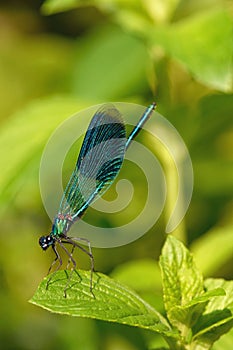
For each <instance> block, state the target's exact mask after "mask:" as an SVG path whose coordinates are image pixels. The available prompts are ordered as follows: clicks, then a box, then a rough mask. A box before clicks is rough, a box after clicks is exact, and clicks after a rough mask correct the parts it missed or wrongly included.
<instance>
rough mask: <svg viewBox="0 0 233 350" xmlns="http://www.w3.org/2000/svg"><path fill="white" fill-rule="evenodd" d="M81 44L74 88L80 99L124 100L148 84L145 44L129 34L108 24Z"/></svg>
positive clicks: (75, 68)
mask: <svg viewBox="0 0 233 350" xmlns="http://www.w3.org/2000/svg"><path fill="white" fill-rule="evenodd" d="M78 45H79V46H78V50H77V58H76V62H77V64H76V66H75V67H74V73H73V91H74V93H75V94H76V95H77V96H78V97H79V98H84V99H90V98H91V99H98V100H101V101H102V100H116V99H120V98H124V99H125V98H126V97H127V96H132V95H133V94H139V93H140V92H141V91H142V90H143V89H144V88H145V86H146V85H147V82H146V79H145V76H146V68H147V64H148V60H149V56H148V53H147V50H146V47H145V46H144V45H143V44H142V42H141V41H140V40H138V39H136V38H134V37H133V36H130V35H129V34H128V33H125V32H123V31H122V30H120V29H119V28H117V27H113V26H105V27H103V28H101V29H99V30H98V29H96V30H95V32H94V33H91V34H89V36H88V37H86V39H85V41H84V42H83V43H82V44H80V43H79V44H78Z"/></svg>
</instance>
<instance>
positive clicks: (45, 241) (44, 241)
mask: <svg viewBox="0 0 233 350" xmlns="http://www.w3.org/2000/svg"><path fill="white" fill-rule="evenodd" d="M53 244H54V238H53V237H51V236H50V235H48V236H41V237H40V239H39V245H40V246H41V248H42V249H43V250H46V249H47V248H48V247H50V246H51V245H53Z"/></svg>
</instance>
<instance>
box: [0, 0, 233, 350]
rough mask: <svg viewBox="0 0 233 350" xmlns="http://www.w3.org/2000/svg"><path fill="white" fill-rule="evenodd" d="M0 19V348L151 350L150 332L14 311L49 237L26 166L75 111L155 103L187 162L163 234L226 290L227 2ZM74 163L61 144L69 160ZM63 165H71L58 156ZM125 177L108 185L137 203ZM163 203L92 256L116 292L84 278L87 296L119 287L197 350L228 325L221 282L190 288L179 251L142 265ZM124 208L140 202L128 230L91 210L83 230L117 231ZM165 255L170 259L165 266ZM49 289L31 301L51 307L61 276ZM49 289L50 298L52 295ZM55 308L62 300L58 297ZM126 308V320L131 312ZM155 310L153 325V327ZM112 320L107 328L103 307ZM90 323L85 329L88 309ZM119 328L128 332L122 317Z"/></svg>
mask: <svg viewBox="0 0 233 350" xmlns="http://www.w3.org/2000/svg"><path fill="white" fill-rule="evenodd" d="M22 3H23V5H22ZM0 10H1V46H0V95H1V104H0V159H1V173H0V214H1V235H0V243H1V244H0V247H1V248H0V263H1V265H0V266H1V269H0V286H1V288H0V295H1V298H0V308H1V310H2V313H1V323H0V344H1V347H2V348H4V349H9V350H11V349H14V350H15V349H24V350H38V349H40V350H44V349H45V350H47V349H48V348H49V349H50V350H53V349H58V348H59V350H63V349H64V350H74V349H75V350H76V349H88V350H89V349H91V350H97V349H103V350H109V349H113V348H117V349H121V350H146V349H148V348H149V349H158V348H159V349H162V348H163V349H164V348H166V346H165V341H164V340H163V339H162V338H161V336H159V335H158V334H159V333H157V332H148V331H145V329H140V326H137V327H125V326H121V325H120V324H117V323H116V322H115V323H109V322H101V321H98V322H95V321H94V320H92V319H90V318H89V319H87V318H86V319H84V318H82V319H81V318H80V319H79V318H78V317H61V316H60V315H58V314H52V313H48V312H45V311H42V310H39V309H36V308H33V307H32V306H30V305H28V307H25V305H26V304H25V299H28V298H29V296H30V295H32V293H33V291H34V289H35V288H36V286H37V284H38V281H39V280H41V278H42V276H44V274H45V273H46V271H47V267H48V265H49V263H50V259H51V258H52V256H51V255H50V253H49V252H48V254H43V253H42V252H41V251H40V249H39V247H38V246H37V241H38V237H39V236H40V235H41V234H42V233H43V234H47V233H48V232H49V230H50V226H51V223H50V220H49V218H48V217H47V214H46V213H45V211H44V209H43V205H42V201H41V197H40V188H39V179H38V173H39V167H40V158H41V155H42V152H43V148H44V146H45V144H46V142H47V141H48V139H49V137H50V135H51V133H52V132H53V131H54V129H55V128H56V127H57V126H58V125H60V123H62V122H63V121H64V120H65V119H66V118H67V117H69V116H71V115H72V114H74V113H76V112H79V111H80V110H81V109H83V108H86V107H89V106H91V105H94V104H96V103H99V102H101V103H102V102H108V101H122V102H123V101H127V102H133V103H140V104H143V105H148V104H149V103H151V101H153V100H155V101H156V102H157V104H158V112H159V113H162V114H163V115H164V116H165V117H166V118H167V119H168V120H169V121H171V123H172V124H173V125H174V126H175V127H176V129H177V130H178V131H179V133H180V135H181V136H182V138H183V139H184V140H185V142H186V144H187V147H188V150H189V152H190V155H191V158H192V162H193V169H194V179H195V186H194V194H193V198H192V201H191V205H190V208H189V211H188V213H187V216H186V218H185V220H183V222H182V223H181V225H180V227H179V228H178V230H177V232H178V233H177V232H176V233H175V235H176V234H177V236H178V235H179V237H183V239H182V241H184V242H187V244H188V245H189V247H190V250H191V251H192V253H193V254H194V256H195V261H196V263H197V266H198V269H200V270H201V271H202V273H203V274H204V276H205V277H209V276H212V277H216V276H217V277H219V276H223V277H224V278H225V279H228V280H232V279H233V270H232V251H233V249H232V242H233V239H232V232H233V228H232V227H233V226H232V225H233V221H232V217H233V203H232V195H233V162H232V160H233V158H232V149H233V124H232V115H233V104H232V101H233V95H232V91H233V90H232V27H233V24H232V23H233V21H232V13H233V12H232V4H231V2H230V1H228V0H189V1H180V0H164V1H161V0H75V1H74V0H47V1H44V3H43V5H42V8H41V11H40V10H39V9H38V8H37V7H36V3H35V2H33V1H31V2H30V1H27V2H25V1H19V2H17V4H16V2H14V4H11V2H6V3H4V4H1V5H0ZM44 15H47V16H46V17H45V16H44ZM49 15H51V16H49ZM153 96H154V97H153ZM80 122H81V121H80ZM150 122H151V129H152V130H153V128H154V130H156V128H157V125H156V123H154V124H153V121H152V120H151V121H150ZM140 141H142V142H144V143H145V144H146V145H147V147H148V148H150V150H153V152H154V153H155V155H156V157H158V159H159V161H160V162H161V165H162V166H163V170H164V175H165V177H166V179H171V182H172V184H173V183H175V181H174V177H175V176H176V174H175V170H174V169H173V170H172V169H171V167H169V166H166V164H164V162H163V161H164V159H163V155H161V152H160V149H161V148H159V147H157V146H156V145H154V143H153V141H152V139H151V138H150V137H148V135H146V133H144V134H141V138H140ZM77 152H78V149H77V146H76V144H75V145H74V154H76V153H77ZM177 152H178V153H179V150H177ZM69 154H71V157H73V158H72V162H73V161H75V159H76V158H75V156H73V153H72V150H71V152H70V153H69ZM179 156H182V154H179ZM68 158H69V156H68V157H67V159H66V160H65V164H64V169H65V171H66V170H67V176H66V174H65V171H63V172H64V179H63V180H64V185H65V183H66V179H67V178H68V176H69V174H70V171H72V168H69V169H67V168H68V167H67V165H68V164H69V165H70V163H69V161H70V158H69V159H68ZM74 158H75V159H74ZM55 161H56V160H55ZM72 164H73V163H72ZM50 166H52V164H51V165H50ZM174 168H175V167H174ZM132 169H133V170H132ZM134 169H135V167H133V168H132V167H131V165H130V164H128V162H126V163H125V166H124V168H123V169H122V170H123V173H122V174H123V175H121V176H122V177H125V178H127V179H130V181H131V178H133V180H135V181H136V184H137V186H136V187H137V189H139V187H140V189H139V193H140V194H142V195H143V196H145V198H146V194H147V188H146V185H145V183H146V181H144V180H145V179H143V181H141V175H140V174H141V173H140V174H139V175H138V174H137V173H136V172H134ZM173 190H174V192H175V191H176V188H175V186H173V187H172V190H171V188H170V189H169V193H168V198H167V203H166V207H165V210H164V215H162V216H161V218H160V220H159V222H158V223H157V224H156V225H155V227H153V228H151V230H150V231H149V232H148V233H147V235H145V236H144V237H142V238H141V239H140V240H138V241H136V242H134V243H132V245H130V246H123V247H119V248H114V249H107V250H106V249H105V250H101V249H94V255H95V260H96V263H97V264H96V265H97V266H98V270H99V271H102V272H103V271H104V272H106V273H107V272H108V273H110V275H111V276H112V277H113V278H114V279H116V280H119V281H120V284H119V283H115V282H114V281H112V280H109V279H108V278H107V277H105V276H103V275H101V274H98V276H99V283H100V285H99V286H101V288H106V285H108V284H109V285H112V286H114V288H115V286H116V288H119V290H121V289H122V288H126V287H122V286H121V284H123V285H127V286H129V287H130V288H132V289H133V290H135V291H136V293H137V294H136V296H135V292H132V290H130V289H128V288H126V289H124V290H126V291H127V295H128V296H129V295H130V296H131V297H132V298H136V305H138V304H140V305H141V307H142V309H143V310H144V311H145V313H146V314H147V316H148V315H150V317H152V316H151V315H153V317H155V319H156V317H158V318H159V320H160V321H159V322H158V323H157V326H158V325H159V324H160V322H161V323H162V324H163V325H164V323H165V324H166V325H169V327H170V328H171V329H170V331H171V334H170V335H172V334H173V335H174V336H177V337H178V338H179V339H182V342H186V345H187V346H186V347H191V344H192V345H193V347H194V348H195V349H203V348H207V347H208V346H209V347H210V346H211V343H212V342H213V341H215V340H216V339H217V338H218V337H219V336H220V335H221V334H223V333H224V332H227V331H228V329H229V328H230V326H231V316H229V315H230V313H231V312H232V306H231V304H230V303H232V300H231V299H230V295H231V294H232V291H231V288H232V282H226V281H224V280H219V279H207V280H204V282H202V281H203V278H202V275H201V274H200V271H199V270H198V269H197V268H196V267H195V266H194V265H193V261H192V258H191V257H190V258H188V256H189V254H188V253H187V252H186V250H183V248H180V245H177V244H175V243H174V242H173V243H172V242H171V241H170V242H169V244H168V242H167V245H165V247H164V250H163V254H162V256H161V260H160V265H161V268H162V274H160V270H159V264H157V263H156V262H155V258H156V257H158V255H159V253H160V250H161V244H162V243H161V242H162V241H163V239H164V227H165V226H166V222H165V220H166V218H165V216H168V214H169V213H168V214H167V212H168V211H169V210H168V209H169V208H173V207H174V203H173V202H172V201H173V196H172V193H173V192H172V191H173ZM116 192H117V191H116V190H115V188H114V186H113V189H112V190H111V193H110V196H109V197H108V198H115V197H116ZM136 192H137V191H136ZM155 196H156V193H155ZM143 198H144V197H143ZM169 198H170V199H169ZM171 198H172V200H171ZM135 208H136V209H135ZM138 208H141V198H140V196H137V195H134V197H133V200H132V203H130V206H129V208H128V209H129V213H130V214H129V217H128V214H127V213H128V211H127V213H123V219H122V217H121V213H117V214H116V215H115V214H114V215H113V214H111V215H107V214H106V215H105V214H104V213H100V212H98V213H96V210H94V209H91V210H90V211H89V213H90V215H89V213H88V215H87V216H86V217H85V218H84V219H85V220H87V221H88V220H89V219H90V217H91V219H90V221H91V220H93V222H94V223H95V224H96V225H99V226H105V227H108V226H111V227H113V226H116V225H118V226H120V225H122V223H124V222H125V221H126V219H129V218H131V217H132V218H133V217H135V215H134V213H135V212H138V211H139V209H138ZM55 209H56V208H54V210H55ZM147 215H150V214H149V213H147ZM124 220H125V221H124ZM144 220H147V219H146V218H144ZM81 233H82V232H80V235H81ZM125 234H126V235H127V232H125ZM165 251H167V253H168V252H169V254H168V255H169V256H168V255H167V254H166V255H165V253H164V252H165ZM170 251H171V252H170ZM170 254H171V256H173V255H174V256H175V257H174V259H173V260H171V257H170ZM178 256H179V259H178ZM29 261H30V264H29ZM77 261H78V262H79V266H81V267H83V268H86V266H89V265H88V264H87V262H86V260H85V257H82V256H81V254H80V255H79V256H78V260H77ZM172 269H174V273H171V271H172ZM181 271H182V273H181ZM58 276H61V280H60V282H59V281H57V277H58ZM80 276H82V281H86V285H85V286H83V285H82V281H81V282H80V280H79V278H78V277H77V276H76V275H74V276H73V277H72V281H73V282H74V283H75V285H74V288H77V289H80V290H79V291H77V295H76V297H77V298H79V297H80V300H83V299H82V298H81V296H83V293H82V291H83V290H82V288H84V290H85V291H86V293H87V294H86V296H85V298H87V299H86V300H87V304H86V305H85V307H86V308H87V309H88V305H89V303H91V304H90V305H92V306H94V304H95V302H97V301H95V300H93V298H92V299H91V295H90V294H89V290H88V274H87V275H86V273H85V272H82V271H81V272H80ZM139 276H140V278H139ZM95 277H97V275H95ZM184 277H185V278H186V279H187V281H188V283H187V284H186V283H185V282H184V279H183V278H184ZM169 279H171V283H169ZM53 280H54V283H53V284H51V285H50V288H49V290H48V291H46V294H45V295H46V296H48V295H49V293H50V292H51V290H52V291H56V292H57V293H58V294H57V298H58V300H60V302H63V297H61V294H62V293H61V292H62V291H61V290H62V286H63V285H64V283H65V281H66V277H65V275H64V274H63V273H62V272H61V273H59V274H58V275H55V276H53ZM56 281H57V282H56ZM59 283H60V284H59ZM56 284H57V285H58V286H61V290H60V291H58V290H57V288H56ZM162 284H163V288H164V303H163V298H162ZM103 285H104V286H103ZM174 286H176V290H174ZM189 286H190V288H189ZM96 288H97V289H98V281H97V284H96ZM219 288H222V289H224V291H225V293H226V295H225V296H222V295H218V296H217V295H215V294H217V293H220V289H219ZM41 291H42V290H41ZM165 291H166V293H165ZM54 293H55V292H54ZM59 293H61V294H59ZM75 293H76V289H75ZM98 293H99V292H97V295H98V298H99V299H98V300H99V301H101V295H100V293H99V294H98ZM128 293H129V294H128ZM127 295H125V298H126V300H127ZM138 295H139V296H140V297H138ZM69 296H70V297H71V296H72V297H74V298H75V296H74V294H73V289H72V288H70V289H69V290H68V297H69ZM89 296H90V298H89ZM59 298H60V299H59ZM139 300H140V301H139ZM230 300H231V301H230ZM66 302H67V301H66ZM173 302H174V304H175V305H172V303H173ZM126 304H127V306H126V309H127V310H128V311H129V313H130V312H131V311H132V309H130V310H129V309H128V303H127V302H126ZM75 305H76V304H75ZM124 305H125V304H124ZM145 305H146V306H145ZM149 305H151V308H150V307H149ZM105 306H106V305H105ZM115 306H116V305H115ZM172 306H173V307H172ZM139 309H140V307H139ZM142 309H140V310H141V311H142ZM134 310H135V309H134ZM152 310H153V312H152ZM155 310H158V312H159V313H160V314H161V315H165V314H166V320H165V319H164V317H163V318H162V319H161V318H160V316H159V314H158V312H155ZM86 311H88V310H86ZM115 311H116V313H115V316H114V317H117V308H116V309H115ZM144 311H143V312H144ZM80 312H81V311H80ZM91 312H94V311H93V309H92V310H91ZM95 312H96V314H95V316H96V317H97V316H98V309H97V310H96V311H95ZM88 315H89V316H91V315H90V313H89V314H88ZM86 316H87V315H86ZM102 316H103V312H102ZM102 316H101V317H102ZM108 316H109V315H108ZM109 319H110V316H109ZM130 319H131V320H132V325H135V322H136V320H135V318H131V317H130ZM122 321H123V320H122V318H121V319H120V322H122ZM144 321H145V319H144ZM144 321H143V322H144ZM127 322H129V317H128V319H127ZM140 322H142V317H141V316H140ZM143 322H142V324H143ZM144 326H145V323H144ZM12 334H14V337H12ZM165 338H166V341H167V344H169V345H170V347H171V348H173V349H174V346H178V343H175V345H174V342H176V338H173V337H171V338H169V336H168V337H165ZM169 340H170V342H169ZM232 344H233V330H230V331H229V332H228V333H227V334H225V335H224V336H221V338H220V339H219V340H217V341H216V342H215V343H214V344H213V349H214V350H223V349H224V350H228V349H229V350H231V349H232ZM173 345H174V346H173Z"/></svg>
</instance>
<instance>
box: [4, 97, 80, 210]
mask: <svg viewBox="0 0 233 350" xmlns="http://www.w3.org/2000/svg"><path fill="white" fill-rule="evenodd" d="M84 107H86V105H85V104H84V103H82V102H80V101H77V99H74V98H70V97H65V96H57V97H50V98H46V99H41V100H39V101H34V102H32V103H30V104H29V105H27V106H26V107H25V108H23V109H22V110H20V111H19V112H17V113H15V114H14V115H12V117H11V118H10V119H9V120H8V121H7V122H6V123H4V125H3V126H2V128H1V130H0V158H1V166H2V168H1V177H0V203H1V204H2V205H1V209H4V208H3V204H4V205H7V204H8V203H9V201H10V200H11V199H12V198H13V197H14V196H15V194H16V193H17V191H18V190H19V188H20V187H21V186H22V184H24V182H25V176H26V175H25V174H26V173H27V172H28V171H29V169H31V167H36V168H38V164H39V157H38V155H39V156H40V155H41V152H42V149H43V147H44V146H45V144H46V142H47V140H48V138H49V136H50V134H51V132H52V131H53V130H54V129H55V128H56V127H57V126H58V125H59V123H61V122H62V121H63V120H64V119H66V118H67V117H69V116H71V115H72V114H74V113H75V112H77V111H78V110H79V109H82V108H84ZM35 157H36V161H37V164H35ZM9 160H10V161H9Z"/></svg>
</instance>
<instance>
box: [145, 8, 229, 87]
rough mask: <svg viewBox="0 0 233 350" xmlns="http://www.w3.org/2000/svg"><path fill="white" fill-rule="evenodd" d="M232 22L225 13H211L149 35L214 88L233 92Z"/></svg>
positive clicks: (202, 14)
mask: <svg viewBox="0 0 233 350" xmlns="http://www.w3.org/2000/svg"><path fill="white" fill-rule="evenodd" d="M232 29H233V28H232V20H231V17H230V15H229V14H228V13H227V12H226V11H224V10H217V11H216V10H214V11H209V10H208V11H207V12H206V13H201V14H198V15H196V16H190V17H189V18H187V19H185V20H183V21H179V22H177V23H175V24H173V25H172V26H170V27H167V28H161V27H158V28H152V29H151V30H150V31H148V33H147V35H148V37H150V38H151V42H152V43H153V44H154V45H160V46H161V47H162V48H163V49H164V50H165V51H166V52H167V53H168V54H169V55H170V56H171V57H172V58H175V59H176V60H178V61H179V62H181V64H183V65H184V66H185V67H186V69H187V70H189V71H190V72H191V73H192V74H193V76H194V77H196V79H197V80H199V81H200V82H202V83H203V84H206V85H207V86H209V87H210V88H216V89H218V90H221V91H225V92H229V91H231V90H232Z"/></svg>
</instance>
